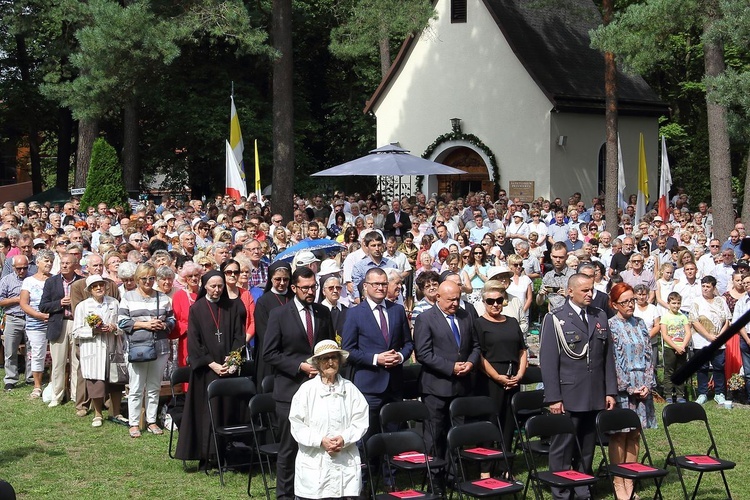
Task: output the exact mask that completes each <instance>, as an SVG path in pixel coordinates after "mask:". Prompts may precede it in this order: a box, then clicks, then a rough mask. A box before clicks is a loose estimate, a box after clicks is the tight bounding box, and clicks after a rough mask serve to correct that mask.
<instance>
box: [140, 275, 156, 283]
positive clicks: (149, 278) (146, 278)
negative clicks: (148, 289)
mask: <svg viewBox="0 0 750 500" xmlns="http://www.w3.org/2000/svg"><path fill="white" fill-rule="evenodd" d="M138 279H139V280H140V281H141V283H153V282H154V281H156V276H144V277H142V278H138Z"/></svg>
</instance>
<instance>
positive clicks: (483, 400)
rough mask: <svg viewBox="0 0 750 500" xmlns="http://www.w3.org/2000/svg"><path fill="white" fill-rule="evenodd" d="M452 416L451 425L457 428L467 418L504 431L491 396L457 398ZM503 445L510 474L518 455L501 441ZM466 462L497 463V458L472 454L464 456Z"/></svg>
mask: <svg viewBox="0 0 750 500" xmlns="http://www.w3.org/2000/svg"><path fill="white" fill-rule="evenodd" d="M449 411H450V415H451V424H452V425H453V426H454V427H456V426H458V425H462V423H461V420H462V419H465V418H467V417H468V418H469V419H472V420H480V421H486V422H491V423H492V424H493V425H494V426H497V428H498V429H502V424H501V423H500V416H499V415H498V414H497V404H496V403H495V401H494V400H493V399H492V398H491V397H489V396H466V397H460V398H456V399H454V400H453V401H451V404H450V407H449ZM501 437H502V431H501ZM487 441H492V440H491V439H488V440H487ZM501 444H502V458H504V459H505V462H506V465H507V466H508V468H507V469H506V470H507V471H508V472H509V473H510V472H511V468H510V465H511V464H512V460H513V458H515V456H516V454H515V453H513V452H511V451H508V449H507V444H508V443H506V442H505V440H504V439H502V440H501ZM463 458H464V460H470V461H474V462H482V461H485V462H486V461H492V462H496V461H497V458H500V457H497V456H495V457H494V458H493V457H488V456H487V455H479V456H477V455H476V454H471V455H466V454H464V455H463Z"/></svg>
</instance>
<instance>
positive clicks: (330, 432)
mask: <svg viewBox="0 0 750 500" xmlns="http://www.w3.org/2000/svg"><path fill="white" fill-rule="evenodd" d="M348 356H349V353H348V352H346V351H343V350H341V349H339V347H338V345H337V344H336V342H335V341H333V340H322V341H320V342H318V343H317V344H316V345H315V350H314V355H313V356H312V357H311V358H310V359H308V360H307V362H308V363H310V364H312V365H313V366H314V367H315V368H316V369H317V370H318V376H316V377H315V378H313V379H311V380H309V381H307V382H305V383H304V384H302V386H301V387H300V388H299V390H298V391H297V393H296V394H295V395H294V397H293V398H292V405H291V409H290V412H289V421H290V423H291V430H292V436H293V437H294V439H295V440H296V441H297V443H298V444H299V452H298V453H297V459H296V461H295V467H294V474H295V475H294V494H295V496H296V497H297V498H300V499H321V498H352V499H353V498H357V497H358V496H359V494H360V489H361V488H362V472H361V470H360V458H359V450H358V449H357V441H358V440H360V439H361V438H362V436H364V435H365V432H367V426H368V424H369V416H368V413H369V410H368V406H367V401H366V400H365V397H364V396H363V395H362V393H361V392H360V391H359V390H358V389H357V388H356V387H355V385H354V384H353V383H351V382H350V381H348V380H346V379H344V378H342V377H341V376H340V375H339V371H340V369H341V367H342V365H343V364H344V362H345V361H346V358H347V357H348Z"/></svg>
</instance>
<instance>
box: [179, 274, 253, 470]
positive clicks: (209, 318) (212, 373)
mask: <svg viewBox="0 0 750 500" xmlns="http://www.w3.org/2000/svg"><path fill="white" fill-rule="evenodd" d="M245 315H246V313H245V306H244V305H243V304H242V302H240V301H238V300H230V299H229V297H228V296H227V293H226V284H225V282H224V276H223V275H222V274H221V273H220V272H218V271H209V272H207V273H206V274H204V275H203V277H202V278H201V289H200V291H199V292H198V298H197V299H196V301H195V303H193V305H192V306H190V313H189V316H188V330H187V347H188V361H189V363H190V368H192V371H191V373H190V385H189V386H188V387H189V388H188V393H187V397H186V399H185V412H184V413H183V417H182V424H181V425H180V439H179V440H178V441H177V452H176V457H177V458H179V459H181V460H201V461H204V460H207V459H208V460H210V459H211V458H212V456H215V454H216V451H215V450H214V448H213V441H212V440H211V431H210V429H211V423H210V417H209V412H208V402H207V392H208V384H210V383H211V382H213V381H214V380H217V379H219V378H224V377H230V376H236V373H232V370H230V369H229V367H228V366H227V364H226V358H227V356H229V354H230V353H231V352H232V351H236V350H239V349H241V348H242V347H244V346H245ZM246 405H247V401H245V402H244V404H243V402H242V401H229V398H223V399H222V403H221V404H218V405H215V406H214V409H215V410H216V411H215V413H214V415H216V417H215V418H216V420H217V422H219V423H220V425H229V424H230V423H231V421H232V420H233V419H235V420H236V418H237V415H239V414H241V411H240V410H241V407H242V406H246ZM206 450H209V453H208V456H205V455H204V454H205V452H206Z"/></svg>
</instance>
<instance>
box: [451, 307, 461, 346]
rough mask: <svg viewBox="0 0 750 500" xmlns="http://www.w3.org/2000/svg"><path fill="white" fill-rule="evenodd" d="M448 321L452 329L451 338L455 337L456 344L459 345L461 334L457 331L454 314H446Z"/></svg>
mask: <svg viewBox="0 0 750 500" xmlns="http://www.w3.org/2000/svg"><path fill="white" fill-rule="evenodd" d="M448 321H450V323H451V330H453V338H455V339H456V345H458V347H461V335H459V333H458V325H456V322H455V316H453V315H452V314H450V315H448Z"/></svg>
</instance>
